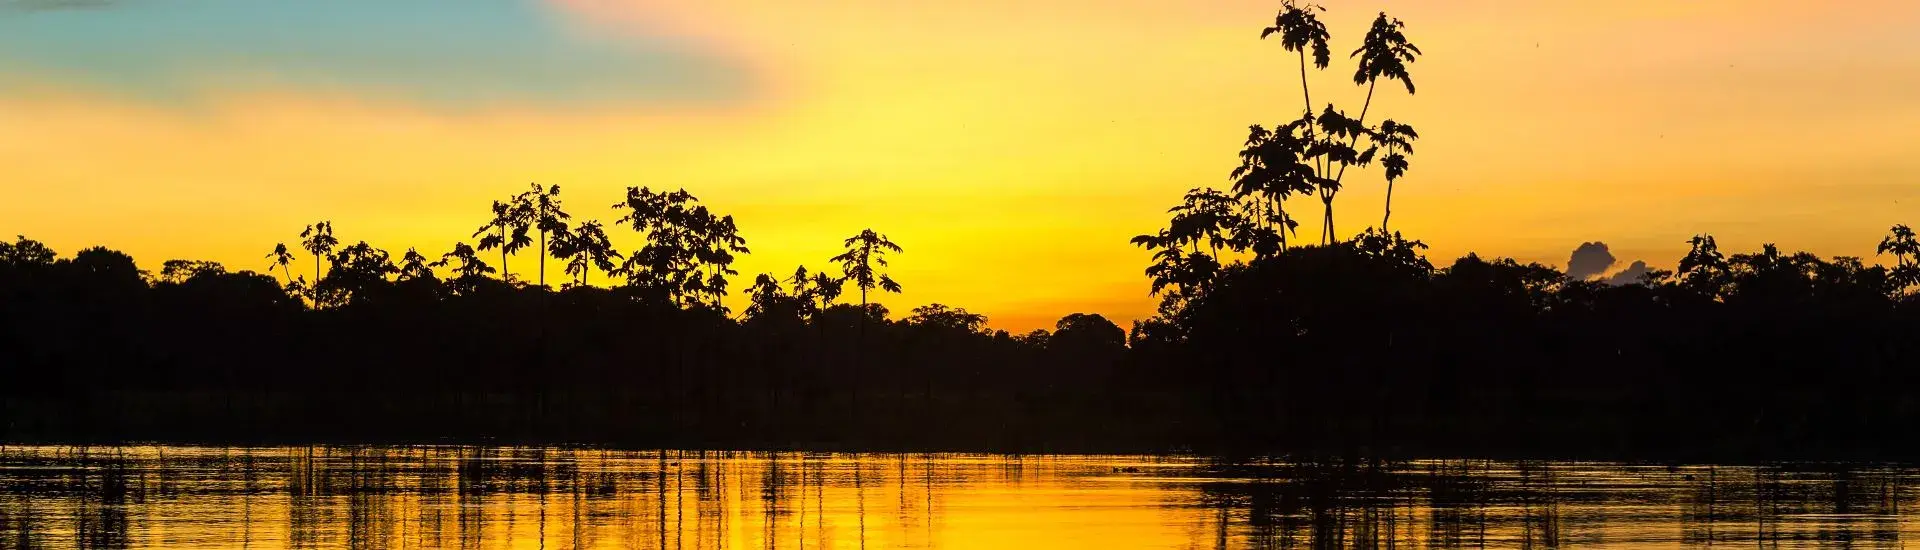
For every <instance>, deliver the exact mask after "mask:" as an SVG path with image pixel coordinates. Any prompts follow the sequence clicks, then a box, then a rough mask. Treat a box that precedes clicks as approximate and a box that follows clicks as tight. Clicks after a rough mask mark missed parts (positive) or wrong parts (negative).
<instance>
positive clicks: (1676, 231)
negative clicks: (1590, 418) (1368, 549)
mask: <svg viewBox="0 0 1920 550" xmlns="http://www.w3.org/2000/svg"><path fill="white" fill-rule="evenodd" d="M1325 4H1326V6H1327V12H1326V13H1325V15H1324V17H1323V19H1324V20H1325V21H1326V22H1327V25H1328V27H1329V30H1330V31H1331V32H1332V35H1333V49H1334V51H1335V54H1336V55H1335V57H1334V63H1333V66H1332V67H1331V68H1329V69H1328V70H1326V71H1316V72H1314V73H1313V74H1310V75H1309V78H1310V83H1311V84H1312V86H1313V87H1314V97H1315V101H1316V102H1327V101H1332V102H1335V103H1337V104H1339V105H1340V106H1341V107H1342V108H1345V109H1348V110H1349V111H1352V110H1357V107H1358V104H1359V103H1360V102H1361V101H1362V100H1363V99H1364V96H1365V89H1364V88H1360V87H1357V86H1355V85H1353V84H1352V81H1351V74H1352V71H1353V64H1352V63H1351V60H1349V59H1347V58H1346V57H1345V54H1346V53H1347V52H1349V51H1351V50H1352V49H1353V48H1354V47H1356V45H1357V43H1358V41H1359V39H1360V37H1361V36H1362V35H1364V33H1365V30H1366V28H1367V25H1368V23H1369V22H1370V21H1371V19H1372V18H1373V17H1374V15H1375V14H1376V13H1378V12H1382V11H1384V12H1386V13H1388V14H1389V15H1391V16H1393V17H1396V18H1399V19H1401V20H1403V21H1405V23H1406V33H1407V35H1408V37H1409V38H1410V39H1411V40H1412V41H1413V42H1414V43H1415V44H1417V45H1418V46H1419V47H1420V48H1421V49H1422V50H1423V51H1424V52H1425V56H1423V57H1422V58H1421V59H1420V60H1419V61H1418V62H1416V63H1414V64H1413V65H1412V66H1411V68H1410V69H1411V73H1412V75H1413V78H1414V81H1415V82H1416V83H1417V84H1418V91H1419V93H1418V94H1417V95H1409V94H1407V93H1406V92H1405V90H1403V89H1399V88H1386V87H1383V88H1382V89H1381V90H1380V91H1379V92H1377V94H1376V96H1375V97H1374V100H1373V102H1372V104H1371V107H1370V111H1369V113H1370V114H1369V117H1370V118H1372V117H1388V118H1393V119H1395V120H1399V121H1402V122H1406V123H1410V124H1413V125H1415V126H1416V127H1417V128H1419V131H1420V135H1421V139H1420V140H1419V141H1418V142H1417V143H1416V145H1415V154H1414V155H1413V158H1412V168H1411V170H1410V172H1409V174H1408V176H1407V177H1406V178H1404V179H1402V180H1400V183H1398V184H1396V187H1395V189H1394V203H1393V218H1392V227H1393V228H1394V229H1396V230H1400V231H1404V232H1406V233H1408V234H1409V235H1410V236H1413V237H1416V238H1419V239H1422V240H1424V241H1426V242H1427V243H1429V244H1430V245H1431V246H1432V248H1431V250H1429V253H1430V256H1432V257H1434V258H1435V259H1436V263H1438V264H1442V265H1444V264H1445V263H1447V262H1448V261H1450V260H1451V258H1454V257H1457V256H1459V255H1461V254H1464V253H1465V252H1467V251H1469V250H1471V251H1475V252H1478V253H1479V254H1481V255H1483V256H1511V257H1515V258H1518V259H1521V260H1526V261H1538V262H1542V263H1548V264H1552V265H1556V266H1561V267H1565V266H1566V265H1567V264H1568V262H1569V259H1570V254H1571V253H1572V251H1574V250H1575V249H1576V247H1580V246H1582V244H1583V243H1588V242H1600V243H1605V244H1606V245H1607V247H1608V249H1609V250H1610V251H1611V255H1612V256H1613V257H1617V258H1618V259H1619V263H1618V265H1616V266H1614V267H1613V268H1612V269H1619V268H1621V267H1624V266H1625V265H1626V264H1627V263H1628V262H1632V261H1636V260H1638V261H1645V262H1646V263H1647V264H1649V265H1652V266H1654V267H1666V268H1671V267H1672V266H1673V264H1674V263H1675V262H1676V261H1677V260H1678V258H1679V257H1680V256H1681V255H1683V254H1684V252H1685V250H1686V240H1687V238H1688V237H1690V236H1692V235H1694V234H1696V233H1703V232H1711V233H1712V234H1713V235H1715V236H1716V237H1718V240H1719V242H1720V244H1721V248H1722V249H1731V250H1734V251H1745V250H1749V249H1756V248H1758V247H1759V245H1760V244H1761V243H1763V242H1776V243H1779V244H1780V245H1781V247H1782V248H1785V249H1789V250H1808V251H1812V252H1815V253H1818V254H1821V255H1823V256H1834V255H1850V256H1862V257H1866V258H1867V259H1868V260H1869V261H1872V260H1873V247H1874V245H1875V244H1877V243H1878V242H1879V240H1880V238H1881V237H1882V236H1884V235H1885V234H1886V232H1887V228H1888V227H1889V226H1891V225H1893V224H1895V223H1907V224H1915V223H1920V155H1915V154H1913V153H1914V152H1915V150H1914V148H1915V147H1916V146H1920V101H1914V98H1920V33H1916V32H1913V29H1916V28H1920V3H1915V2H1907V1H1901V0H1888V1H1878V0H1874V1H1868V0H1862V1H1854V2H1836V3H1828V4H1810V3H1806V2H1784V1H1773V0H1744V1H1734V0H1701V1H1692V2H1672V1H1670V0H1622V1H1614V2H1604V3H1600V2H1533V1H1521V0H1512V1H1493V0H1468V1H1461V2H1446V3H1439V2H1421V1H1414V0H1404V1H1354V2H1345V1H1329V2H1325ZM1278 7H1279V4H1278V3H1277V2H1273V1H1264V0H1263V1H1244V0H1212V1H1208V2H1166V1H1163V0H1151V1H1150V0H1098V1H1096V0H977V1H969V2H898V1H894V0H841V1H837V2H782V1H754V0H705V1H700V2H685V1H674V2H669V1H664V0H544V1H538V0H410V1H408V2H391V1H378V0H334V1H329V2H311V1H295V0H0V235H9V236H11V235H14V234H22V235H26V236H28V237H30V238H34V239H38V240H41V241H44V242H47V243H48V244H49V245H51V246H53V247H54V248H55V249H56V250H58V251H60V252H62V253H65V254H70V253H72V252H73V251H76V250H78V249H80V248H83V247H86V246H92V245H105V246H108V247H111V248H115V249H119V250H123V251H126V252H128V253H130V254H132V255H133V256H134V257H135V258H137V259H139V260H141V262H142V267H146V268H156V267H157V266H158V264H159V263H160V262H161V261H163V260H165V259H171V258H191V259H204V260H213V261H219V262H223V263H224V264H226V265H227V267H228V268H230V269H255V270H265V268H266V267H267V260H265V259H264V255H265V254H266V252H267V251H269V250H271V249H272V248H273V245H274V243H276V242H287V243H289V244H292V243H294V242H295V241H297V240H298V237H297V235H298V233H299V231H300V230H301V228H303V227H304V226H305V225H306V224H308V223H311V222H314V221H317V220H331V221H332V222H333V224H334V226H335V229H336V233H337V235H338V236H339V238H340V239H341V240H343V241H345V242H349V243H351V242H355V241H360V240H366V241H368V242H370V243H372V244H374V245H375V246H379V247H382V248H386V249H388V250H391V251H393V252H394V253H395V255H396V256H397V255H398V254H399V253H400V252H402V251H405V250H406V249H407V248H409V247H417V248H418V249H419V250H420V251H421V252H422V253H425V254H427V255H429V256H437V255H439V254H440V253H442V252H445V251H446V250H449V249H450V248H451V247H452V245H453V244H454V243H455V242H461V241H464V242H469V243H471V242H474V240H475V239H474V238H473V237H470V235H471V234H472V233H473V232H474V231H475V229H477V228H478V227H479V226H480V225H481V224H482V223H484V222H485V221H487V219H488V218H489V217H490V213H489V212H488V205H489V204H490V203H491V201H493V200H496V199H502V198H505V197H507V196H509V195H511V194H514V193H518V192H520V191H522V190H524V189H526V188H527V185H528V183H530V182H538V183H540V184H542V185H559V186H561V188H562V195H561V199H562V200H563V202H564V203H565V205H566V207H567V209H568V210H569V211H571V212H572V213H573V214H574V215H575V216H576V218H577V219H600V220H602V221H604V222H608V223H611V222H612V221H613V220H614V219H616V218H617V217H618V214H617V213H616V212H615V211H613V210H612V209H611V208H609V206H610V205H612V204H613V203H614V202H616V201H617V200H619V199H620V198H621V197H622V196H623V194H624V190H625V188H626V187H628V186H650V187H653V188H656V189H658V188H685V189H687V190H688V191H689V192H691V193H693V194H694V195H696V196H698V197H699V198H700V199H701V201H702V202H703V203H704V204H707V205H708V206H709V207H711V208H714V209H716V210H718V211H720V212H723V213H730V214H732V215H734V216H735V218H736V219H737V221H738V223H739V224H740V227H741V229H742V231H743V234H744V236H746V237H747V239H748V244H749V246H750V247H751V248H752V250H753V253H752V254H750V255H748V256H746V257H744V258H742V260H741V261H740V262H739V263H738V264H737V266H736V267H737V268H738V269H740V270H741V271H742V273H743V276H742V280H741V281H740V282H739V284H740V286H741V287H744V286H745V283H746V282H747V280H750V279H751V276H752V275H753V274H755V273H761V272H773V273H781V274H786V273H790V272H791V271H792V270H793V268H794V267H795V266H796V265H801V264H805V265H807V266H808V267H809V268H810V269H814V270H818V269H820V268H823V267H828V266H829V264H828V262H827V261H826V259H827V258H828V257H830V256H832V255H834V254H836V253H837V252H838V251H839V247H840V243H841V241H842V240H843V239H844V238H846V237H848V236H851V235H853V234H855V233H858V232H859V231H860V230H861V229H864V228H869V227H871V228H874V229H875V230H877V231H879V232H881V233H884V234H887V235H888V236H890V237H891V238H892V239H893V240H894V241H895V242H898V243H900V244H901V245H902V246H903V247H905V249H906V252H905V253H904V254H901V255H899V256H897V257H895V258H894V262H893V267H892V268H891V273H892V275H893V277H894V278H895V279H897V280H899V281H900V282H901V283H902V284H903V285H904V286H905V289H906V290H905V292H904V293H903V294H902V295H900V296H886V297H884V298H882V299H881V300H880V301H882V302H884V303H886V304H888V305H889V306H890V307H891V308H892V309H893V310H894V311H895V313H896V315H898V314H900V313H904V312H905V311H906V310H907V309H910V308H911V307H912V306H915V305H921V304H926V303H930V302H939V303H944V304H949V305H955V306H960V307H964V308H967V309H969V310H971V311H975V312H979V313H985V314H987V315H988V316H990V317H991V319H992V322H991V324H992V325H993V326H995V327H997V328H1004V329H1008V330H1015V331H1024V330H1027V329H1031V328H1037V327H1050V326H1051V325H1052V323H1053V321H1054V320H1055V319H1057V318H1059V317H1061V316H1063V315H1065V314H1068V313H1074V312H1094V313H1102V314H1105V315H1107V316H1108V317H1110V318H1113V319H1115V320H1116V321H1117V322H1119V323H1120V324H1122V325H1123V326H1124V325H1126V324H1127V320H1130V319H1137V318H1141V317H1145V316H1149V315H1151V314H1152V311H1153V306H1154V303H1155V299H1154V298H1152V297H1150V296H1148V295H1147V289H1148V281H1147V279H1146V277H1144V276H1143V275H1142V274H1141V270H1142V269H1143V268H1144V267H1145V266H1146V264H1147V262H1148V258H1149V253H1147V252H1146V251H1143V250H1140V249H1138V248H1136V247H1134V246H1132V245H1130V244H1128V242H1127V240H1128V238H1130V237H1132V236H1134V235H1137V234H1141V233H1148V232H1152V231H1154V230H1156V229H1157V228H1159V227H1161V226H1163V225H1164V224H1165V221H1166V213H1165V210H1166V208H1167V207H1169V206H1171V205H1173V204H1174V203H1175V202H1176V201H1177V200H1178V199H1179V197H1180V195H1181V194H1182V193H1183V192H1184V191H1185V190H1187V189H1189V188H1193V187H1199V186H1215V187H1226V186H1227V185H1228V181H1227V173H1228V172H1229V171H1230V170H1231V169H1232V168H1233V167H1234V166H1235V165H1236V163H1237V161H1236V158H1235V154H1236V153H1237V151H1238V150H1239V145H1240V142H1241V140H1242V139H1243V138H1244V137H1245V133H1246V127H1247V125H1249V124H1256V123H1260V124H1271V123H1274V122H1276V121H1281V120H1285V119H1289V118H1292V117H1294V116H1297V114H1298V113H1299V112H1300V109H1301V107H1302V103H1301V98H1300V93H1299V92H1300V90H1299V85H1300V83H1299V78H1300V77H1299V67H1298V65H1297V60H1296V59H1295V58H1293V57H1291V56H1290V55H1289V54H1288V53H1287V52H1285V51H1283V50H1282V49H1281V48H1280V45H1279V44H1278V43H1277V41H1274V40H1266V41H1262V40H1260V39H1259V30H1260V29H1261V28H1262V27H1264V26H1266V25H1269V24H1271V23H1272V18H1273V15H1274V12H1275V10H1276V9H1277V8H1278ZM1375 113H1377V114H1375ZM1374 120H1378V118H1374ZM1347 185H1348V189H1347V190H1346V191H1343V192H1342V193H1341V194H1340V195H1339V198H1338V199H1337V201H1336V202H1335V214H1336V221H1337V222H1338V224H1339V232H1340V233H1341V234H1347V235H1350V234H1352V233H1357V232H1358V231H1360V230H1361V229H1363V228H1365V227H1367V226H1370V225H1376V224H1377V223H1378V221H1379V219H1380V215H1381V209H1382V202H1383V195H1384V180H1383V178H1382V177H1381V176H1380V173H1379V171H1378V168H1374V169H1370V170H1366V171H1362V172H1359V173H1356V174H1349V175H1348V177H1347ZM1290 208H1292V209H1293V212H1295V213H1296V215H1299V216H1300V217H1301V218H1302V219H1303V220H1304V221H1305V223H1304V224H1303V225H1304V227H1303V228H1302V234H1301V238H1303V239H1307V240H1315V239H1317V237H1318V234H1317V232H1315V231H1314V230H1313V229H1312V228H1314V227H1316V223H1315V222H1316V221H1317V219H1318V217H1319V215H1320V208H1319V205H1318V204H1314V203H1313V201H1311V200H1297V201H1296V203H1292V204H1290ZM613 238H614V242H615V244H617V245H620V246H621V247H623V248H628V249H631V248H635V247H637V246H638V245H637V240H638V239H637V237H636V236H635V235H634V234H633V233H631V232H626V231H614V232H613ZM495 261H497V260H495ZM535 265H536V264H535V260H534V259H533V257H532V255H531V254H523V255H521V256H518V257H516V258H515V259H513V260H510V262H509V267H510V268H511V269H512V270H513V271H514V272H515V273H516V274H521V275H522V276H524V277H529V278H531V277H533V276H534V275H533V273H534V270H535ZM549 266H550V267H549V268H548V271H549V273H548V276H549V277H550V278H554V279H558V278H559V277H562V276H561V275H558V272H559V263H558V262H557V261H556V262H552V263H550V264H549ZM1602 275H1604V273H1602Z"/></svg>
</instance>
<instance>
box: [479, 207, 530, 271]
mask: <svg viewBox="0 0 1920 550" xmlns="http://www.w3.org/2000/svg"><path fill="white" fill-rule="evenodd" d="M529 218H530V216H529V211H528V210H527V209H526V208H525V203H524V202H523V201H520V200H517V198H516V200H513V201H510V202H500V201H493V219H492V220H488V221H487V223H486V224H484V225H481V226H480V229H477V230H474V232H473V236H475V237H480V250H492V249H495V248H498V249H500V280H501V281H506V280H508V278H509V276H508V275H509V272H508V271H507V256H508V255H509V254H513V253H514V252H518V251H519V250H520V249H522V248H526V247H527V245H530V244H533V239H532V238H531V237H528V236H527V229H528V227H529V225H530V224H529V221H528V220H529Z"/></svg>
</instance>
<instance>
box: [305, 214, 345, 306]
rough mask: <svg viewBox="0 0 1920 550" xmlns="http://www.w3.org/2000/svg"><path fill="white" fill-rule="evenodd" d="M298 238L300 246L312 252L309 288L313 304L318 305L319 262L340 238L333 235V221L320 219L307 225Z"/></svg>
mask: <svg viewBox="0 0 1920 550" xmlns="http://www.w3.org/2000/svg"><path fill="white" fill-rule="evenodd" d="M300 238H301V239H302V240H301V242H300V246H301V248H305V249H307V252H309V253H312V254H313V282H314V284H313V288H311V289H309V290H310V291H311V294H313V296H312V298H313V304H314V306H316V307H318V306H319V305H320V294H319V285H320V281H321V276H320V262H321V261H322V260H325V259H326V258H327V255H329V254H331V253H332V252H333V248H334V247H336V246H339V245H340V239H336V238H334V237H333V222H328V221H321V222H317V223H314V224H313V225H309V226H307V228H306V229H305V230H302V231H301V232H300Z"/></svg>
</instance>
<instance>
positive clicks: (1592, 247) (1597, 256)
mask: <svg viewBox="0 0 1920 550" xmlns="http://www.w3.org/2000/svg"><path fill="white" fill-rule="evenodd" d="M1609 267H1613V253H1612V252H1610V251H1608V250H1607V243H1603V242H1599V241H1594V242H1590V243H1581V244H1580V247H1579V248H1575V249H1573V256H1572V257H1571V258H1568V259H1567V278H1569V279H1573V280H1577V281H1578V280H1586V279H1589V278H1592V277H1594V276H1596V275H1600V274H1602V273H1606V272H1607V268H1609Z"/></svg>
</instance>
